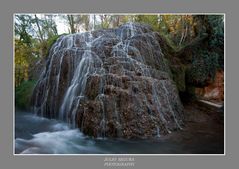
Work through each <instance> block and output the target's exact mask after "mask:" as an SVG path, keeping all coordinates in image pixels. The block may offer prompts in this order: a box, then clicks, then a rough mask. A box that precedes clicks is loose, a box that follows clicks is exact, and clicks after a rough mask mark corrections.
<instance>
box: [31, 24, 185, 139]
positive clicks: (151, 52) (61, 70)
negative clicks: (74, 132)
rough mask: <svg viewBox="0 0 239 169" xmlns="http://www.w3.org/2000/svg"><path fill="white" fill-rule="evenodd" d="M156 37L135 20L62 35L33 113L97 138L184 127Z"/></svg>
mask: <svg viewBox="0 0 239 169" xmlns="http://www.w3.org/2000/svg"><path fill="white" fill-rule="evenodd" d="M157 36H159V35H157V34H155V33H154V32H153V31H152V30H151V28H149V27H148V26H146V25H141V24H135V23H132V22H130V23H127V24H125V25H122V26H120V27H119V28H117V29H109V30H98V31H92V32H85V33H80V34H72V35H67V36H63V37H60V38H59V39H58V40H57V42H56V43H55V44H54V45H53V46H52V48H51V50H50V52H49V53H50V54H49V59H48V64H47V66H46V68H45V71H44V72H43V74H42V76H41V78H40V79H39V81H38V83H37V86H36V87H35V90H34V94H33V106H34V111H35V112H36V113H37V114H38V115H41V116H45V117H50V118H57V117H58V118H59V119H61V120H63V121H67V122H68V123H70V124H71V125H72V126H73V127H78V128H80V130H81V131H82V132H84V133H85V134H88V135H92V136H94V137H125V138H134V137H140V138H148V137H158V136H160V135H161V134H167V133H170V131H172V130H175V129H181V128H182V127H181V125H182V120H183V119H182V117H183V116H182V110H183V108H182V105H181V103H180V100H179V97H178V93H177V90H176V86H175V85H174V83H173V81H172V80H171V78H170V76H169V74H170V73H169V68H168V65H167V64H166V63H165V61H164V60H165V58H164V56H163V54H162V51H161V48H160V44H159V42H158V41H159V39H158V38H157Z"/></svg>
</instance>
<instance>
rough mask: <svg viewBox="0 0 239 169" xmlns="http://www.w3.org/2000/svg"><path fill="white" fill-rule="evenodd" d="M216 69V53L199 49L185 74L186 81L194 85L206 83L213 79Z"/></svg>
mask: <svg viewBox="0 0 239 169" xmlns="http://www.w3.org/2000/svg"><path fill="white" fill-rule="evenodd" d="M217 69H218V54H217V53H215V52H208V51H203V50H202V51H199V54H198V56H196V57H195V58H194V59H193V61H192V67H191V69H189V71H188V74H187V81H188V82H189V83H191V84H194V85H196V86H204V85H206V84H207V83H208V82H209V80H210V79H214V77H215V74H216V70H217Z"/></svg>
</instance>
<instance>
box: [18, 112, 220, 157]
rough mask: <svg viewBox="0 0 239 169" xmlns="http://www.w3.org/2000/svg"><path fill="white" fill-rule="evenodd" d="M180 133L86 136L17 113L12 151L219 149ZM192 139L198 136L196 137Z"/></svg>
mask: <svg viewBox="0 0 239 169" xmlns="http://www.w3.org/2000/svg"><path fill="white" fill-rule="evenodd" d="M179 132H181V133H179V135H181V136H183V137H182V139H177V138H178V137H175V138H174V139H167V137H166V138H164V137H163V136H161V137H158V138H155V139H153V140H125V139H109V138H104V139H103V138H97V139H95V138H90V137H88V136H85V135H84V134H83V133H82V132H80V130H79V129H72V128H70V127H69V125H68V124H67V123H64V122H61V121H57V120H54V119H47V118H43V117H39V116H35V115H34V114H32V113H27V112H16V113H15V154H190V153H221V151H222V149H218V148H221V146H220V145H219V147H217V144H215V143H213V144H206V146H205V145H204V143H203V141H202V142H201V141H200V143H198V142H195V141H191V142H190V143H188V142H187V141H186V142H185V140H184V139H183V138H185V136H184V135H185V134H186V133H185V131H179ZM176 133H177V132H176ZM169 135H173V133H172V134H169ZM191 137H194V136H190V134H188V135H187V137H186V139H187V140H190V139H191ZM168 138H170V137H168ZM194 140H198V139H197V138H196V137H195V138H194ZM200 144H202V145H200ZM215 146H216V147H215Z"/></svg>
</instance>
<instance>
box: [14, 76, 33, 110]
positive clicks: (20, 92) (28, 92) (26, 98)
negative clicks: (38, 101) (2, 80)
mask: <svg viewBox="0 0 239 169" xmlns="http://www.w3.org/2000/svg"><path fill="white" fill-rule="evenodd" d="M35 84H36V81H24V82H23V83H21V85H20V86H18V87H16V88H15V105H16V107H17V108H19V109H23V110H27V109H29V106H30V99H31V96H32V91H33V88H34V86H35Z"/></svg>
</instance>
